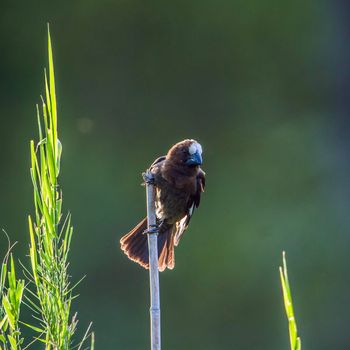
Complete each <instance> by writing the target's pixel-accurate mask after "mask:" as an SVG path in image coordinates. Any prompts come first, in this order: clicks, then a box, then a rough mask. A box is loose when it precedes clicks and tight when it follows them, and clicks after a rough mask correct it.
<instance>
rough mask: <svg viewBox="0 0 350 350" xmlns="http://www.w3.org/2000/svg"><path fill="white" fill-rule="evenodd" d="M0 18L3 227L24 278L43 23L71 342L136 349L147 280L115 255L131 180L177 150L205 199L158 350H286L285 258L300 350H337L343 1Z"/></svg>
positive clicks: (344, 272) (13, 9)
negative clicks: (184, 149) (200, 157)
mask: <svg viewBox="0 0 350 350" xmlns="http://www.w3.org/2000/svg"><path fill="white" fill-rule="evenodd" d="M0 8H1V11H0V53H1V54H0V76H1V79H0V116H1V127H0V140H1V147H0V164H1V172H0V191H1V201H0V226H1V227H3V228H5V229H6V230H7V231H8V233H9V234H10V236H11V237H12V239H13V240H18V241H19V244H18V246H17V248H16V254H17V256H22V258H21V260H22V261H23V262H24V263H27V262H28V258H27V257H24V254H25V253H26V252H27V246H28V230H27V222H26V215H27V214H28V213H32V212H33V204H32V189H31V182H30V176H29V166H30V165H29V164H30V160H29V140H30V139H31V138H34V137H37V127H36V119H35V103H37V102H39V101H40V99H39V95H40V93H43V70H42V68H43V66H44V65H45V64H46V27H45V24H46V22H50V24H51V32H52V39H53V45H54V58H55V66H56V80H57V95H58V102H59V124H60V125H59V129H60V139H61V141H62V144H63V160H62V174H61V185H62V188H63V194H64V208H65V210H69V211H71V212H72V215H73V224H74V227H75V235H74V241H73V248H72V254H71V272H72V275H73V278H74V279H75V280H78V279H79V278H80V277H81V276H82V275H84V274H87V278H86V279H85V280H84V282H83V283H82V284H81V285H80V286H79V287H78V292H79V293H80V294H81V296H80V297H79V299H77V301H76V303H75V305H74V308H75V309H77V310H78V312H79V318H80V320H81V321H80V329H81V331H83V329H84V327H86V326H87V324H88V322H89V320H92V321H93V322H94V330H95V331H96V337H97V340H96V346H97V349H129V350H133V349H144V348H147V346H148V342H149V339H148V338H149V328H148V327H149V326H148V322H149V320H148V304H149V299H148V275H147V273H146V272H145V271H144V270H142V269H141V268H139V267H138V266H137V265H135V264H133V263H131V262H130V261H128V260H127V259H126V258H125V256H123V255H122V253H121V252H120V250H119V247H118V241H119V238H120V236H121V235H122V234H123V233H125V232H127V231H128V230H129V229H130V228H131V227H132V226H133V225H134V224H136V223H137V221H138V220H139V219H141V218H142V217H143V216H144V215H145V199H144V196H145V194H144V189H143V188H142V187H140V186H139V185H140V183H141V177H140V173H141V171H143V170H144V169H145V168H146V167H147V166H148V165H149V164H150V163H151V162H152V161H153V159H154V158H156V157H157V156H159V155H162V154H164V153H165V152H166V150H167V149H168V148H169V146H171V145H172V144H173V143H175V142H177V141H179V140H181V139H183V138H188V137H190V138H196V139H198V141H200V142H201V143H202V145H203V149H204V157H205V163H204V166H203V167H204V170H205V171H206V172H207V191H206V193H205V195H204V198H203V201H202V205H201V208H200V210H198V211H197V212H196V215H195V218H194V220H193V221H192V222H191V227H190V229H189V230H188V232H187V233H186V236H185V238H184V239H183V241H182V242H181V245H180V246H179V247H178V249H177V250H176V259H177V265H176V269H175V270H174V271H172V272H171V271H167V272H165V273H162V275H161V292H162V295H161V302H162V327H163V346H164V348H165V349H172V350H180V349H181V350H187V349H188V350H192V349H203V350H206V349H208V350H209V349H210V350H212V349H249V350H251V349H257V350H258V349H259V350H262V349H266V350H267V349H268V350H272V349H288V348H289V345H288V335H287V323H286V320H285V315H284V310H283V304H282V298H281V291H280V286H279V275H278V269H277V268H278V265H279V264H280V262H281V251H282V250H283V249H285V250H286V251H287V257H288V261H289V268H290V279H291V283H292V292H294V293H293V294H294V300H295V308H296V314H297V318H298V321H299V328H300V333H301V336H302V340H303V344H304V346H303V347H304V348H305V349H319V350H323V349H324V350H326V349H327V350H328V349H348V348H349V346H350V336H349V332H348V325H349V323H350V304H349V294H350V276H349V271H348V270H349V269H348V266H349V253H348V251H349V244H350V235H349V229H350V221H349V204H350V201H349V194H350V193H349V192H350V188H349V175H348V174H349V164H348V149H349V137H348V133H349V122H348V111H349V108H348V107H349V104H348V101H347V98H348V96H347V95H348V91H349V81H350V80H349V63H348V62H349V45H348V38H349V28H347V26H348V24H347V23H348V22H347V20H349V18H347V17H349V15H348V13H349V12H348V11H347V10H348V9H347V3H346V2H345V1H343V2H341V1H338V2H336V1H334V2H327V1H325V0H321V1H316V0H306V1H301V0H296V1H273V0H266V1H257V0H254V1H216V2H212V1H206V0H201V1H176V2H164V1H136V0H135V1H134V0H130V1H126V0H119V1H108V0H102V1H92V0H84V1H81V0H80V1H58V2H50V1H46V2H44V1H39V0H36V1H35V0H33V1H30V2H29V1H3V2H2V3H1V5H0ZM2 242H3V243H1V248H4V246H5V242H6V241H5V238H3V239H2ZM2 250H3V249H2Z"/></svg>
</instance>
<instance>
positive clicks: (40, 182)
mask: <svg viewBox="0 0 350 350" xmlns="http://www.w3.org/2000/svg"><path fill="white" fill-rule="evenodd" d="M48 58H49V69H48V72H49V74H48V75H47V74H46V71H45V97H42V105H41V107H40V108H39V106H37V123H38V129H39V141H38V143H37V144H36V145H35V143H34V141H31V142H30V153H31V168H30V174H31V178H32V183H33V189H34V207H35V217H34V219H33V218H32V217H31V216H29V217H28V224H29V234H30V254H29V255H30V264H31V272H30V273H29V278H31V281H32V284H33V285H34V290H33V291H31V292H30V296H29V298H28V299H29V301H28V302H29V304H30V305H31V307H32V308H34V309H35V310H36V311H38V313H39V315H36V316H35V319H37V320H39V324H38V325H35V326H31V325H28V326H29V327H30V328H32V329H33V330H34V331H36V332H37V333H39V334H38V335H37V337H36V338H37V340H38V341H40V342H42V343H44V344H45V350H71V349H73V347H78V348H81V346H82V342H83V341H85V339H86V336H87V334H86V336H84V339H83V341H82V342H80V343H78V344H76V345H73V341H72V337H73V335H74V333H75V331H76V326H77V322H78V321H77V318H76V315H73V316H72V315H71V304H72V300H73V298H74V296H73V294H72V290H73V288H74V287H72V286H71V278H70V276H69V274H68V265H69V263H68V254H69V251H70V244H71V239H72V235H73V227H72V226H71V215H70V214H67V215H66V216H65V217H64V219H63V215H62V212H61V209H62V191H61V189H60V186H59V182H58V176H59V173H60V163H61V154H62V145H61V143H60V141H59V138H58V118H57V101H56V89H55V73H54V63H53V54H52V45H51V38H50V32H49V31H48ZM27 275H28V274H27Z"/></svg>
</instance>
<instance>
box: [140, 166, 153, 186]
mask: <svg viewBox="0 0 350 350" xmlns="http://www.w3.org/2000/svg"><path fill="white" fill-rule="evenodd" d="M142 178H143V180H144V183H143V185H154V184H155V182H154V175H153V174H152V173H151V172H150V170H149V169H147V170H146V171H145V172H143V173H142Z"/></svg>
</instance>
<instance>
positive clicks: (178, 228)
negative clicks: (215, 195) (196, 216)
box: [174, 169, 205, 246]
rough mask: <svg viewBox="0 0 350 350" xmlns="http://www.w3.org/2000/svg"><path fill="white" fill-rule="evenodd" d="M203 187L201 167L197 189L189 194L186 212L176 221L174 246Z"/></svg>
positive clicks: (196, 204) (197, 205) (198, 202)
mask: <svg viewBox="0 0 350 350" xmlns="http://www.w3.org/2000/svg"><path fill="white" fill-rule="evenodd" d="M204 188H205V172H204V171H203V170H202V169H199V173H198V175H197V190H196V192H195V193H194V194H193V195H192V196H190V198H189V201H188V203H187V210H186V211H187V214H186V215H185V216H184V217H183V218H182V219H181V220H180V221H178V222H177V223H176V232H175V237H174V243H175V246H177V245H178V244H179V242H180V239H181V237H182V235H183V233H184V232H185V230H186V228H187V226H188V224H189V222H190V220H191V217H192V215H193V213H194V210H195V208H198V207H199V204H200V201H201V194H202V192H204Z"/></svg>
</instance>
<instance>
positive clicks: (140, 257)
mask: <svg viewBox="0 0 350 350" xmlns="http://www.w3.org/2000/svg"><path fill="white" fill-rule="evenodd" d="M146 229H147V218H144V219H143V220H142V221H140V222H139V223H138V224H137V225H136V226H135V227H134V228H133V229H132V230H131V231H130V232H129V233H127V234H126V235H125V236H123V237H122V238H121V240H120V247H121V250H122V251H123V252H124V253H125V254H126V255H127V256H128V258H129V259H130V260H133V261H135V262H137V263H138V264H140V265H141V266H142V267H144V268H145V269H148V268H149V261H148V260H149V255H148V239H147V234H145V230H146ZM174 229H175V227H174V226H173V225H172V226H170V227H169V228H168V229H167V230H166V231H164V232H161V233H159V234H158V269H159V271H164V270H165V269H166V268H168V269H173V268H174V266H175V255H174V233H173V230H174Z"/></svg>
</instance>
